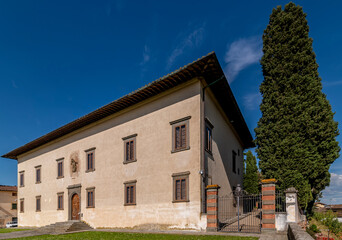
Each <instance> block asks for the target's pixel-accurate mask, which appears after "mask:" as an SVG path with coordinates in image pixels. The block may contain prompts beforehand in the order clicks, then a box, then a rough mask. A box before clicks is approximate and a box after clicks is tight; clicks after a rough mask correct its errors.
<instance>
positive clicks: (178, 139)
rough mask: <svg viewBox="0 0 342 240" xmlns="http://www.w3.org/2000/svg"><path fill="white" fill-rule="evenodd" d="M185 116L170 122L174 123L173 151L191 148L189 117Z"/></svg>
mask: <svg viewBox="0 0 342 240" xmlns="http://www.w3.org/2000/svg"><path fill="white" fill-rule="evenodd" d="M190 118H191V117H190V116H189V117H185V118H182V119H179V120H176V121H172V122H170V125H172V152H178V151H182V150H187V149H190V147H189V119H190Z"/></svg>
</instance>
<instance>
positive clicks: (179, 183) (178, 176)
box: [172, 172, 190, 202]
mask: <svg viewBox="0 0 342 240" xmlns="http://www.w3.org/2000/svg"><path fill="white" fill-rule="evenodd" d="M189 174H190V172H183V173H175V174H172V177H173V202H187V201H189Z"/></svg>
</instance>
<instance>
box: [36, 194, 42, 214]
mask: <svg viewBox="0 0 342 240" xmlns="http://www.w3.org/2000/svg"><path fill="white" fill-rule="evenodd" d="M40 204H41V196H37V197H36V212H40V210H41V206H40Z"/></svg>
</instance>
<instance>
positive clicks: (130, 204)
mask: <svg viewBox="0 0 342 240" xmlns="http://www.w3.org/2000/svg"><path fill="white" fill-rule="evenodd" d="M135 205H137V204H136V203H125V204H124V206H135Z"/></svg>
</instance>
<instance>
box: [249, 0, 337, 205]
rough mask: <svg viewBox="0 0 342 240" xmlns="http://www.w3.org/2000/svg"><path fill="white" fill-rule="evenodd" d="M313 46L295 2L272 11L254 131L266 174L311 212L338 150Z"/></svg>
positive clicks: (334, 129) (326, 184)
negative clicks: (294, 192) (295, 193)
mask: <svg viewBox="0 0 342 240" xmlns="http://www.w3.org/2000/svg"><path fill="white" fill-rule="evenodd" d="M312 42H313V40H312V38H310V37H309V26H308V23H307V20H306V14H305V13H304V12H303V9H302V7H300V6H296V5H295V4H294V3H292V2H291V3H289V4H287V5H285V8H284V9H282V8H281V6H278V7H277V8H275V9H273V11H272V14H271V15H270V20H269V24H268V26H267V28H266V29H265V31H264V34H263V53H264V55H263V57H262V59H261V65H262V70H263V75H264V81H263V82H262V84H261V86H260V92H261V94H262V96H263V99H262V103H261V105H260V110H261V112H262V117H261V118H260V120H259V122H258V126H257V128H256V129H255V133H256V145H257V150H256V151H257V154H258V158H259V159H260V162H259V167H260V169H261V171H262V173H263V175H264V176H265V177H267V178H276V179H277V180H278V182H279V185H280V188H281V189H286V188H288V187H291V186H294V187H296V188H297V190H298V191H299V202H300V204H301V205H302V207H304V208H307V207H309V210H310V209H311V206H312V204H313V201H314V200H315V199H317V197H319V195H320V192H321V191H322V190H323V189H324V188H325V187H326V186H328V185H329V182H330V174H329V167H330V165H331V164H332V163H333V162H334V161H335V160H336V159H337V158H338V157H339V151H340V148H339V146H338V142H337V141H336V137H337V136H338V128H337V122H335V121H334V119H333V116H334V113H333V112H332V109H331V106H330V104H329V102H328V100H327V99H326V95H325V94H324V93H322V83H321V78H320V77H319V74H318V64H317V63H316V56H315V53H314V51H313V48H312Z"/></svg>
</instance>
